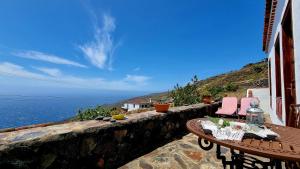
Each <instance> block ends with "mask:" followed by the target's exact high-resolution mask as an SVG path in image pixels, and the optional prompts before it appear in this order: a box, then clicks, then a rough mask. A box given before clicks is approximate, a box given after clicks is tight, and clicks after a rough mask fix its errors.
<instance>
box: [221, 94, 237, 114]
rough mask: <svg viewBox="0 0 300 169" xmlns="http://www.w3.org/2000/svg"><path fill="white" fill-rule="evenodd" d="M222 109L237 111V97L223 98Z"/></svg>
mask: <svg viewBox="0 0 300 169" xmlns="http://www.w3.org/2000/svg"><path fill="white" fill-rule="evenodd" d="M222 109H224V110H228V111H235V110H236V109H237V98H236V97H224V98H223V100H222Z"/></svg>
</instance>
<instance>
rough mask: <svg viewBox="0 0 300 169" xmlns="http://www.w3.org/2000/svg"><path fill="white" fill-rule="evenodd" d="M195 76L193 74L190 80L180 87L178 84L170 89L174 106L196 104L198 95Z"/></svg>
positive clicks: (198, 99)
mask: <svg viewBox="0 0 300 169" xmlns="http://www.w3.org/2000/svg"><path fill="white" fill-rule="evenodd" d="M197 82H198V78H197V76H194V77H193V79H192V80H191V82H189V83H188V84H187V85H186V86H184V87H182V86H179V85H178V84H177V85H176V86H175V87H174V90H173V91H171V93H170V95H171V97H172V98H173V101H174V106H183V105H186V104H196V103H199V102H200V95H199V94H198V91H197V85H196V84H197Z"/></svg>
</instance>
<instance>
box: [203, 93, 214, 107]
mask: <svg viewBox="0 0 300 169" xmlns="http://www.w3.org/2000/svg"><path fill="white" fill-rule="evenodd" d="M202 102H203V103H204V104H211V103H212V95H211V94H210V92H209V91H207V90H205V91H204V92H203V93H202Z"/></svg>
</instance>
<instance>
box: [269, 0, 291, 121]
mask: <svg viewBox="0 0 300 169" xmlns="http://www.w3.org/2000/svg"><path fill="white" fill-rule="evenodd" d="M287 3H288V0H279V1H278V3H277V8H276V14H275V19H274V25H273V33H272V37H271V40H270V43H269V48H268V54H267V55H268V58H269V60H271V83H272V86H271V88H272V89H271V90H272V109H271V110H272V111H271V113H270V116H271V120H272V122H273V123H274V124H278V125H285V117H286V113H285V104H284V103H285V100H284V82H283V71H281V87H282V119H283V120H281V119H279V118H278V117H277V114H276V111H277V110H276V74H275V73H276V72H275V71H276V69H275V43H276V40H277V37H279V39H280V46H282V44H281V42H282V39H281V34H280V32H281V22H282V18H283V15H284V11H285V8H286V6H287ZM280 52H281V54H280V57H281V58H280V63H281V65H280V66H281V68H283V58H282V50H281V51H280Z"/></svg>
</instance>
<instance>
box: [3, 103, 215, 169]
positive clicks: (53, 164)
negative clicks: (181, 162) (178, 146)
mask: <svg viewBox="0 0 300 169" xmlns="http://www.w3.org/2000/svg"><path fill="white" fill-rule="evenodd" d="M218 106H219V104H212V105H204V104H197V105H191V106H183V107H176V108H172V109H171V110H170V111H169V112H168V113H157V112H155V111H149V112H144V113H138V114H132V115H128V119H127V120H122V121H117V122H116V123H111V122H104V121H95V120H91V121H82V122H71V123H65V124H59V125H52V126H46V127H36V128H31V129H24V130H18V131H12V132H4V133H0V168H1V169H15V168H18V169H19V168H22V169H35V168H37V169H46V168H47V169H93V168H117V167H119V166H121V165H124V164H126V163H127V162H129V161H131V160H133V159H135V158H137V157H139V156H142V155H144V154H146V153H148V152H150V151H152V150H154V149H155V148H157V147H160V146H162V145H164V144H166V143H168V142H170V141H172V140H174V139H177V138H180V137H182V136H183V135H185V134H186V133H187V132H188V131H187V129H186V122H187V121H188V120H190V119H193V118H197V117H203V116H205V115H207V114H210V113H212V112H215V111H216V109H217V108H218Z"/></svg>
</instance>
